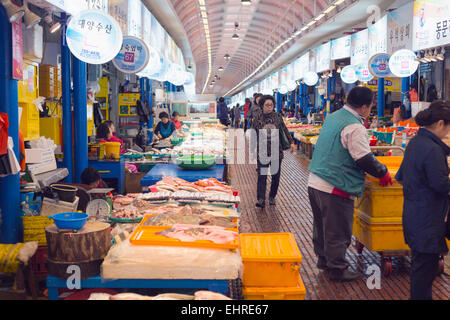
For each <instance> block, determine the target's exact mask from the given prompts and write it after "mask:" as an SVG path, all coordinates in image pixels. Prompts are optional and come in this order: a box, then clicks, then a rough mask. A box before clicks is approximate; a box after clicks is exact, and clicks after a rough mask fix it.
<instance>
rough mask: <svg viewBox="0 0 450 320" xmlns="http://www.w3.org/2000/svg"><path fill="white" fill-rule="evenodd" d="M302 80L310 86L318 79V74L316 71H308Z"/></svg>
mask: <svg viewBox="0 0 450 320" xmlns="http://www.w3.org/2000/svg"><path fill="white" fill-rule="evenodd" d="M303 81H304V82H305V83H306V85H308V86H310V87H312V86H315V85H316V83H317V81H319V76H318V75H317V73H315V72H312V71H309V72H308V73H306V75H305V77H304V78H303Z"/></svg>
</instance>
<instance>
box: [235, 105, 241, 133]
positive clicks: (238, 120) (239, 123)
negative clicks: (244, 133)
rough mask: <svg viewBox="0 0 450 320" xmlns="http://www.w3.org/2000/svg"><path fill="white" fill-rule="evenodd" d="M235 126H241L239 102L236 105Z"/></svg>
mask: <svg viewBox="0 0 450 320" xmlns="http://www.w3.org/2000/svg"><path fill="white" fill-rule="evenodd" d="M234 123H235V125H234V127H235V128H236V129H237V128H240V127H241V106H240V105H239V103H238V104H237V105H236V108H235V109H234Z"/></svg>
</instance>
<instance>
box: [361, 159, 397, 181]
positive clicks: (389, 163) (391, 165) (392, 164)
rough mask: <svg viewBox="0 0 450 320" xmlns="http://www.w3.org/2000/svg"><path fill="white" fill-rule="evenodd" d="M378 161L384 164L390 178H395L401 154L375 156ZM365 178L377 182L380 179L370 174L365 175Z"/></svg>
mask: <svg viewBox="0 0 450 320" xmlns="http://www.w3.org/2000/svg"><path fill="white" fill-rule="evenodd" d="M376 158H377V160H378V161H380V162H381V163H382V164H384V165H385V166H386V167H387V168H388V170H389V173H390V174H391V177H392V180H395V179H394V178H395V175H396V174H397V171H398V169H400V165H401V164H402V161H403V156H394V157H376ZM366 180H370V181H374V182H378V181H379V180H380V179H377V178H375V177H372V176H371V175H366Z"/></svg>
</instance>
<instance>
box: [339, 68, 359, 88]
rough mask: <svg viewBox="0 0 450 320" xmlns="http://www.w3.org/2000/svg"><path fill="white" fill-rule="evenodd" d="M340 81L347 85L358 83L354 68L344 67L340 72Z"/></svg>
mask: <svg viewBox="0 0 450 320" xmlns="http://www.w3.org/2000/svg"><path fill="white" fill-rule="evenodd" d="M341 79H342V81H344V82H345V83H348V84H351V83H355V82H356V81H358V77H357V76H356V70H355V67H354V66H352V65H349V66H346V67H344V68H343V69H342V71H341Z"/></svg>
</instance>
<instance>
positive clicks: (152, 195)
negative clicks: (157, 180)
mask: <svg viewBox="0 0 450 320" xmlns="http://www.w3.org/2000/svg"><path fill="white" fill-rule="evenodd" d="M171 196H172V192H168V191H164V192H149V193H144V194H142V195H140V196H139V197H138V198H137V199H138V200H169V199H170V198H171Z"/></svg>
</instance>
